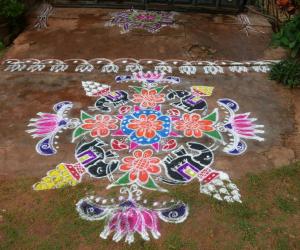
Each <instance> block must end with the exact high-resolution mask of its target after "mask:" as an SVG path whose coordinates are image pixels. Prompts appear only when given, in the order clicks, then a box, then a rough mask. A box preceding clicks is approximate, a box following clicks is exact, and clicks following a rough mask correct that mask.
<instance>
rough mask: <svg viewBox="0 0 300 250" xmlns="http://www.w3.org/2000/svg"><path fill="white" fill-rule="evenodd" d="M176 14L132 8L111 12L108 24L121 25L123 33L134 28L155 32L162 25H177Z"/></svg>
mask: <svg viewBox="0 0 300 250" xmlns="http://www.w3.org/2000/svg"><path fill="white" fill-rule="evenodd" d="M174 15H175V13H174V12H164V11H147V10H135V9H130V10H124V11H120V12H114V13H111V20H110V21H109V22H107V23H106V26H119V27H121V28H122V32H121V33H127V32H129V31H131V30H133V29H142V30H146V31H148V32H151V33H155V32H158V31H159V30H160V29H161V28H162V27H166V26H169V27H175V26H176V25H175V20H174Z"/></svg>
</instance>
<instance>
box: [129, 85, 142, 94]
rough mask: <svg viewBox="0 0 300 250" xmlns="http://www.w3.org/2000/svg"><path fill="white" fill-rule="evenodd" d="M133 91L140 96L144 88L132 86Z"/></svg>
mask: <svg viewBox="0 0 300 250" xmlns="http://www.w3.org/2000/svg"><path fill="white" fill-rule="evenodd" d="M131 87H132V88H133V89H134V91H135V92H136V93H138V94H140V93H141V91H142V89H143V88H141V87H136V86H131Z"/></svg>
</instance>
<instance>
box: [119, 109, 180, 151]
mask: <svg viewBox="0 0 300 250" xmlns="http://www.w3.org/2000/svg"><path fill="white" fill-rule="evenodd" d="M134 109H135V111H134V112H133V113H132V114H128V115H125V116H124V117H122V116H121V117H120V116H119V117H120V118H121V130H119V131H117V132H116V133H115V135H124V136H129V138H130V140H131V143H130V149H131V150H133V149H135V148H136V147H138V146H140V145H151V146H152V147H153V149H155V150H156V151H158V150H159V143H160V141H161V139H162V138H167V137H169V136H170V134H171V133H172V134H173V135H176V136H177V134H176V133H175V132H172V131H171V119H170V117H169V116H167V115H163V114H162V113H161V112H160V107H159V106H158V107H156V110H154V109H145V110H142V109H140V108H139V107H137V106H136V107H135V108H134Z"/></svg>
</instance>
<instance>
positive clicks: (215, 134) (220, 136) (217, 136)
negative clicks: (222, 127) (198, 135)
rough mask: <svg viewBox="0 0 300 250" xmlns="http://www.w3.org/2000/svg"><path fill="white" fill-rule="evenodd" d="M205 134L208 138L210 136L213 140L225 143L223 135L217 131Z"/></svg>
mask: <svg viewBox="0 0 300 250" xmlns="http://www.w3.org/2000/svg"><path fill="white" fill-rule="evenodd" d="M204 134H206V135H207V136H209V137H211V138H213V139H216V140H219V141H223V137H222V135H221V134H220V132H218V131H217V130H213V131H209V132H206V131H204Z"/></svg>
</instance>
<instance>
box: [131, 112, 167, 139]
mask: <svg viewBox="0 0 300 250" xmlns="http://www.w3.org/2000/svg"><path fill="white" fill-rule="evenodd" d="M162 125H163V121H160V120H157V115H155V114H150V115H145V114H142V115H140V117H139V118H138V119H133V120H131V121H130V123H129V124H128V128H130V129H133V130H135V131H136V136H137V137H146V138H149V139H151V138H153V137H154V136H156V131H158V130H162V129H163V126H162Z"/></svg>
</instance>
